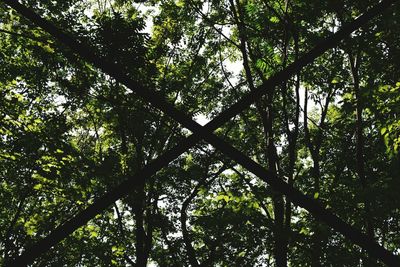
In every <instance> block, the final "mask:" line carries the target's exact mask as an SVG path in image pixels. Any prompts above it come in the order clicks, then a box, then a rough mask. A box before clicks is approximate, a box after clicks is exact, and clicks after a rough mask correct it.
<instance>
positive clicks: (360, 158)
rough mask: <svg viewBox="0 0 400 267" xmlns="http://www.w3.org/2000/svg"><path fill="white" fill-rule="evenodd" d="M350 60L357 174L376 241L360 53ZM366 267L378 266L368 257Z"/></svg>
mask: <svg viewBox="0 0 400 267" xmlns="http://www.w3.org/2000/svg"><path fill="white" fill-rule="evenodd" d="M349 59H350V69H351V75H352V79H353V83H354V93H355V98H356V172H357V175H358V178H359V179H360V182H361V187H362V191H363V192H362V193H363V194H364V220H365V229H366V233H367V236H368V237H370V238H371V239H374V226H373V222H372V220H373V219H372V214H371V203H370V201H369V199H368V196H366V193H367V192H368V190H369V188H368V182H367V177H366V175H365V163H364V135H363V128H364V122H363V118H362V113H363V109H364V104H363V98H362V94H361V90H360V77H359V67H360V60H361V59H360V52H357V54H356V55H355V56H354V57H353V56H352V55H351V54H350V53H349ZM363 264H364V266H367V267H373V266H376V261H375V260H374V259H373V258H371V257H369V256H367V257H366V258H365V259H363Z"/></svg>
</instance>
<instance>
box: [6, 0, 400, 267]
mask: <svg viewBox="0 0 400 267" xmlns="http://www.w3.org/2000/svg"><path fill="white" fill-rule="evenodd" d="M2 1H3V2H5V3H6V4H8V5H9V6H11V7H12V8H14V9H15V10H16V11H17V12H19V13H20V14H21V15H23V16H24V17H26V18H27V19H29V20H30V21H32V22H33V23H35V24H36V25H38V26H40V27H41V28H43V29H44V30H45V31H47V32H48V33H50V34H51V35H52V36H53V37H54V38H56V39H57V40H58V41H60V42H61V43H63V44H64V45H66V46H67V47H69V48H70V49H71V50H72V51H73V52H74V53H76V54H77V55H79V56H80V57H81V58H83V59H84V60H86V61H88V62H90V63H92V64H93V65H94V66H95V67H97V68H99V69H101V70H102V71H103V72H105V73H107V74H108V75H110V76H111V77H113V78H114V79H116V80H117V81H119V82H120V83H122V84H124V85H125V86H127V87H128V88H130V89H132V90H133V91H134V92H135V93H136V94H138V95H139V96H141V97H142V98H143V99H144V100H146V101H148V102H149V103H151V104H152V105H153V106H154V107H156V108H158V109H160V110H161V111H163V112H164V113H166V114H168V115H169V116H171V117H172V118H173V119H175V120H176V121H177V122H179V123H181V124H182V125H183V126H184V127H186V128H188V129H189V130H190V131H192V132H193V135H191V136H189V137H188V138H185V139H184V140H183V141H181V142H180V143H179V144H178V145H176V146H175V147H174V148H172V149H170V150H168V151H167V152H165V153H164V154H163V155H161V156H160V157H158V158H157V159H155V160H154V161H152V162H151V163H149V164H147V165H146V166H145V167H143V168H142V169H141V170H139V171H137V172H136V173H135V175H133V176H132V177H130V178H129V179H127V180H126V181H124V182H122V183H121V184H120V185H119V186H117V187H116V188H115V189H113V190H111V191H110V192H108V193H106V194H104V195H103V196H102V197H100V198H99V199H97V200H95V201H94V203H93V204H91V205H89V206H88V207H87V208H86V209H85V210H83V211H81V212H80V213H79V214H78V215H76V216H75V217H73V218H72V219H70V220H68V221H67V222H65V223H64V224H63V225H61V226H59V227H57V228H56V229H55V230H53V231H52V232H51V233H50V234H49V235H48V236H47V237H45V238H44V239H42V240H40V241H38V242H37V243H36V244H35V245H33V246H31V247H29V248H27V249H26V250H25V251H24V252H23V253H22V255H21V256H19V257H18V258H17V259H14V261H12V262H9V263H8V264H7V266H24V265H28V264H30V263H32V262H33V261H34V260H35V259H36V258H37V257H39V256H40V255H41V254H43V253H45V252H46V251H47V250H49V249H50V248H51V247H52V246H54V245H56V244H57V243H58V242H60V241H61V240H63V239H64V238H65V237H67V236H68V235H69V234H71V233H72V232H74V231H75V230H76V229H77V228H79V227H81V226H83V225H84V224H86V223H87V222H88V221H89V220H90V219H92V218H93V217H95V216H96V215H97V214H99V213H101V212H102V211H104V210H105V209H106V208H107V207H109V206H110V205H112V204H113V203H114V202H115V201H117V200H118V199H121V198H122V197H124V196H126V195H128V194H129V193H130V192H132V189H133V188H134V187H135V186H136V185H137V184H139V183H140V182H143V181H144V179H146V177H150V176H152V175H154V174H155V173H156V172H157V171H159V170H160V169H162V168H163V167H165V166H167V165H168V164H169V163H170V162H171V161H173V160H174V159H176V158H177V157H179V155H181V154H182V153H184V152H185V151H187V150H188V149H189V148H191V147H192V146H194V145H195V144H196V143H197V142H198V141H200V140H201V139H203V140H205V141H207V142H208V143H210V144H211V145H212V146H214V147H215V148H216V149H218V150H220V151H221V152H223V153H224V154H225V155H226V156H228V157H230V158H231V159H233V160H235V161H236V162H237V163H239V164H240V165H242V166H243V167H245V168H246V169H247V170H249V171H250V172H252V173H253V174H255V175H256V176H258V177H259V178H260V179H262V180H263V181H265V182H266V183H268V184H269V185H270V186H271V187H272V188H273V189H274V190H276V191H277V192H280V193H282V194H284V195H286V196H287V197H288V198H289V199H290V200H291V201H292V202H293V203H294V204H295V205H298V206H300V207H302V208H304V209H306V210H307V211H309V212H310V213H311V214H313V216H314V217H316V218H317V219H318V220H320V221H323V222H325V223H326V224H327V225H329V226H330V227H332V228H333V229H334V230H336V231H338V232H339V233H341V234H343V235H344V236H345V237H346V238H348V239H350V240H351V241H353V242H354V243H355V244H357V245H359V246H360V247H362V248H363V249H365V250H366V251H367V252H368V253H369V254H370V255H371V256H373V257H375V258H377V259H380V260H382V262H384V263H385V264H387V265H388V266H400V258H399V257H398V256H395V255H393V254H392V253H391V252H389V251H387V250H386V249H385V248H383V247H382V246H380V245H379V244H377V243H376V242H375V241H373V240H371V239H370V238H368V237H367V236H366V235H364V234H363V233H362V232H360V231H359V230H357V229H355V228H354V227H352V226H350V225H348V224H347V223H345V222H344V221H343V220H341V219H340V218H339V217H338V216H336V215H335V214H334V213H332V212H331V211H330V210H328V209H326V208H324V207H323V206H321V204H320V203H318V202H317V201H315V200H314V199H312V198H309V197H308V196H305V195H304V194H302V193H301V192H300V191H299V190H297V189H295V188H293V187H291V186H289V185H288V184H287V183H285V182H284V181H283V180H282V179H279V178H278V177H276V176H274V174H272V173H271V172H269V171H268V170H266V169H265V168H263V167H262V166H260V165H259V164H257V163H256V162H254V161H253V160H251V159H250V158H249V157H247V156H246V155H244V154H243V153H241V152H240V151H238V150H237V149H236V148H234V147H233V146H232V145H230V144H229V143H227V142H226V141H224V140H222V139H221V138H219V137H217V136H216V135H215V134H214V133H213V131H214V130H216V129H217V128H218V127H220V126H222V125H223V124H224V123H226V122H227V121H229V120H230V119H231V118H232V117H234V116H235V115H237V114H239V113H240V112H242V111H243V110H244V109H246V108H247V107H248V106H249V105H250V104H252V103H253V102H254V101H255V100H256V99H258V98H260V97H261V96H262V95H264V94H265V93H266V92H267V90H268V89H269V88H273V87H274V86H276V85H278V84H279V83H281V82H283V81H286V80H288V79H289V78H290V77H291V76H292V75H293V74H295V73H297V72H298V71H300V70H301V69H302V68H303V67H304V66H306V65H307V64H310V63H312V62H313V61H314V60H315V59H316V58H317V57H319V56H320V55H322V54H323V53H324V52H325V51H327V50H328V49H330V48H333V47H335V46H336V45H338V43H339V42H340V41H341V40H342V39H344V38H346V37H347V36H348V35H349V34H351V33H352V32H353V31H355V30H356V29H358V28H359V27H361V26H362V25H364V24H365V23H367V22H368V21H370V20H371V19H372V18H374V17H376V16H377V15H379V14H382V12H383V11H384V10H386V9H387V8H388V7H389V6H391V5H392V4H393V3H395V2H397V1H398V0H383V1H382V2H380V3H379V4H377V5H376V6H375V7H373V8H371V9H370V10H368V11H367V12H366V13H364V14H363V15H361V16H360V17H358V18H357V19H356V20H354V21H353V22H351V23H349V24H347V25H346V26H343V27H342V28H341V29H340V30H339V31H338V32H336V33H335V34H333V35H331V36H329V37H327V38H326V39H324V40H323V41H321V42H320V43H319V45H317V46H315V47H314V48H313V49H312V50H310V51H309V52H308V53H306V54H305V55H304V56H302V57H301V58H300V59H299V60H297V61H296V62H294V63H292V64H291V65H289V66H288V67H287V68H285V69H283V70H282V71H279V72H278V73H276V74H275V75H273V76H272V77H271V78H270V79H268V80H267V81H266V82H264V83H263V84H262V85H261V86H260V87H258V88H257V89H256V90H255V91H253V92H251V93H249V94H247V95H246V96H245V97H243V98H242V99H241V100H239V101H238V102H237V103H235V104H233V105H232V106H231V107H230V108H228V109H226V110H225V111H223V112H222V113H221V114H219V115H218V116H217V117H216V118H214V119H213V120H212V121H210V122H209V123H208V124H206V125H205V126H201V125H199V124H198V123H196V122H195V121H193V120H192V118H191V117H189V116H187V115H186V114H185V113H183V112H182V111H180V110H178V109H176V108H175V107H174V106H173V105H172V104H170V103H169V102H167V101H166V100H165V99H164V97H163V96H162V95H161V94H160V93H158V92H156V91H152V90H148V89H146V88H143V87H141V86H140V85H139V84H137V83H135V82H134V81H133V80H131V79H130V78H129V77H128V76H127V75H126V74H125V73H124V71H123V68H122V67H121V66H118V65H116V64H115V63H112V62H108V61H107V60H105V59H104V58H101V57H99V56H98V55H96V54H95V53H94V52H92V49H91V48H90V47H88V46H87V45H85V44H84V43H83V42H79V41H77V40H76V39H75V38H73V37H71V36H70V35H68V34H66V33H64V32H63V31H61V30H60V29H58V28H57V27H56V26H54V25H53V24H52V23H51V22H49V21H47V20H45V19H43V18H41V17H40V16H38V15H37V14H36V13H35V12H34V11H32V10H31V9H29V8H27V7H26V6H24V5H22V4H20V3H19V2H17V1H16V0H2Z"/></svg>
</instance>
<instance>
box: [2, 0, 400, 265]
mask: <svg viewBox="0 0 400 267" xmlns="http://www.w3.org/2000/svg"><path fill="white" fill-rule="evenodd" d="M23 2H24V4H26V5H27V6H29V7H30V8H32V9H33V10H34V11H35V12H36V13H38V14H40V15H41V16H43V17H45V18H46V19H48V20H50V21H51V22H52V23H54V24H55V25H57V26H59V27H60V28H62V29H63V30H64V31H66V32H68V33H69V34H70V35H71V36H74V37H75V38H77V39H79V40H80V41H82V42H84V43H86V44H87V45H88V47H90V49H92V50H93V52H94V53H95V54H96V55H98V56H100V57H101V58H102V59H104V61H105V62H112V63H116V64H118V65H119V66H120V67H121V69H122V70H123V71H124V72H125V74H127V75H128V76H129V77H130V78H131V79H133V80H134V81H135V83H136V84H137V86H140V87H143V88H148V89H152V90H156V91H159V92H160V93H161V94H162V95H163V96H164V97H165V98H166V99H168V101H169V102H170V103H173V104H174V105H175V106H176V107H177V108H179V109H180V110H183V111H184V112H186V113H187V114H189V115H191V116H193V117H194V118H195V119H196V120H198V121H199V122H200V123H204V122H205V121H208V120H209V119H212V118H213V117H215V116H216V115H217V114H218V113H219V112H220V111H221V110H224V109H226V108H227V107H228V106H230V105H232V104H233V103H235V102H236V101H237V100H238V99H239V98H240V97H241V96H243V95H244V94H245V93H247V92H249V91H253V90H255V88H256V87H257V86H259V85H260V84H262V83H263V82H264V81H265V80H266V79H268V77H270V76H271V75H273V74H274V73H276V72H277V71H278V70H281V69H283V68H285V67H286V66H288V65H289V64H290V63H292V62H294V61H296V60H297V59H298V58H299V57H300V56H301V55H302V54H304V53H305V52H307V51H308V50H309V49H310V48H312V47H313V46H314V45H315V44H316V43H318V41H319V40H320V39H321V38H322V37H324V36H327V35H329V34H331V33H332V32H336V31H337V30H338V29H339V28H340V27H341V26H343V25H344V24H346V23H348V22H349V21H352V20H353V19H354V18H356V17H357V16H358V15H360V14H362V13H363V12H365V11H366V10H368V9H369V8H370V7H372V6H373V5H374V4H375V1H325V2H324V1H314V0H313V1H280V0H278V1H254V0H253V1H250V0H244V1H235V0H228V1H196V0H189V1H186V0H179V1H172V0H160V1H121V0H118V1H77V0H74V1H41V2H40V3H38V2H35V1H23ZM399 11H400V5H399V4H395V5H394V6H392V7H391V8H390V9H388V10H387V12H386V13H385V14H384V15H383V16H380V17H378V18H376V19H374V20H372V21H370V22H369V23H368V24H367V25H366V26H364V27H363V28H361V29H359V30H357V31H356V32H354V33H353V34H352V35H351V36H349V37H348V38H347V39H346V40H343V41H342V42H341V43H340V45H339V46H338V47H336V48H334V49H331V50H329V51H328V52H327V53H325V54H323V55H322V56H321V57H319V58H318V59H317V60H316V61H315V62H314V63H313V64H312V65H308V66H306V67H305V68H304V69H303V70H302V71H301V72H299V73H297V74H296V75H295V76H293V77H291V78H290V79H289V80H287V81H285V82H283V83H282V84H280V85H279V86H276V87H275V88H268V93H267V94H266V95H265V96H264V97H262V98H260V99H258V100H257V101H256V102H255V103H254V104H253V105H251V106H250V107H249V108H248V109H246V110H245V111H244V112H242V113H241V114H239V115H237V116H235V117H234V118H232V119H231V120H230V121H229V122H228V123H226V124H225V125H224V126H222V127H220V128H218V129H217V130H216V131H215V133H216V134H217V135H218V136H220V137H221V138H223V139H225V140H227V141H228V142H230V143H231V144H233V145H234V146H235V147H237V148H238V149H239V150H240V151H242V152H243V153H245V154H246V155H248V156H249V157H251V158H252V159H254V160H255V161H256V162H258V163H259V164H261V165H262V166H264V167H266V168H267V169H268V170H269V171H270V172H272V173H274V174H275V175H276V176H277V177H279V179H282V180H284V181H285V182H287V183H289V184H290V185H292V186H294V187H295V188H297V189H299V190H301V191H302V192H303V193H304V194H307V195H309V196H310V197H311V198H313V199H315V200H316V201H318V202H319V203H320V204H322V205H323V206H325V207H327V208H328V209H329V210H331V211H332V212H334V213H335V214H337V215H338V216H339V217H340V218H342V219H343V220H344V221H346V222H347V223H349V224H350V225H352V226H354V227H355V228H358V229H360V230H361V231H362V232H364V233H365V234H366V235H367V236H368V237H369V238H371V239H373V240H375V241H376V242H377V243H379V244H381V245H382V246H384V247H385V248H386V249H388V250H389V251H391V252H393V253H394V254H399V248H400V224H399V223H400V209H399V207H400V198H399V196H398V192H399V191H400V119H399V114H400V109H399V106H400V76H399V73H400V72H399V69H400V66H399V62H400V53H399V49H398V47H399V43H400V39H399V36H400V27H398V25H399V19H400V17H399V16H398V14H399ZM0 45H1V46H0V119H1V120H0V138H1V142H0V207H1V208H0V226H1V227H0V237H1V238H0V263H1V264H4V263H6V262H8V261H9V260H10V259H13V258H16V257H17V256H18V255H20V253H21V252H22V251H23V250H24V249H25V248H26V247H29V246H30V245H33V244H35V242H37V241H38V240H40V239H42V238H44V237H45V236H48V235H49V233H51V232H52V230H53V229H55V227H57V226H58V225H60V224H62V223H64V222H65V221H67V220H68V219H69V218H71V217H72V216H74V215H76V214H77V213H78V212H79V211H81V210H83V209H84V208H85V207H87V206H88V205H90V204H91V203H93V201H94V200H95V199H98V198H99V197H100V196H102V195H103V194H104V193H106V192H109V191H110V190H111V189H112V188H115V187H116V186H117V185H119V184H120V183H121V182H122V181H124V180H126V179H127V178H128V177H131V176H133V175H134V174H135V173H136V172H137V171H138V170H139V169H140V168H142V167H143V166H145V165H146V164H148V163H150V162H151V161H152V160H153V159H155V158H157V157H158V156H159V155H161V154H162V153H163V152H165V151H166V150H167V149H169V148H171V147H172V146H174V145H176V144H177V143H178V142H179V141H180V140H182V139H183V138H184V137H185V136H188V135H189V131H188V130H187V129H185V128H183V127H182V126H181V125H179V124H178V123H177V122H175V121H173V120H172V119H170V118H168V117H167V116H166V115H165V114H163V113H162V112H160V111H158V110H156V109H154V108H153V107H152V106H151V105H149V104H148V103H145V102H144V101H143V100H142V99H140V98H139V97H138V96H137V95H135V94H134V93H133V91H132V89H134V88H126V87H125V86H124V85H122V84H120V83H118V82H117V81H116V80H114V79H113V78H112V77H109V76H108V75H106V74H104V73H102V72H101V71H99V70H98V69H96V68H95V67H94V66H92V65H90V64H89V63H88V62H85V61H84V60H82V58H80V57H78V56H76V55H74V54H73V53H72V52H71V51H70V50H69V49H68V48H66V47H65V46H64V45H62V44H60V43H59V42H58V41H56V40H54V39H53V38H52V36H50V35H49V34H48V33H45V32H43V31H42V30H41V29H39V28H37V27H36V26H34V25H33V24H32V23H31V22H29V21H27V20H26V19H25V18H23V17H21V16H20V15H19V14H18V13H16V12H15V11H13V10H12V9H10V8H9V7H7V6H6V5H4V4H2V3H1V4H0ZM144 178H145V179H144V181H145V182H144V183H138V186H137V187H135V188H132V190H131V193H130V194H129V196H127V197H125V198H124V199H121V200H118V201H117V202H115V204H114V205H113V206H111V207H109V208H108V209H107V210H105V211H104V212H102V213H101V214H98V215H97V216H96V217H95V218H93V219H92V220H90V222H89V223H88V224H86V225H84V226H82V227H81V228H79V229H78V230H76V231H75V232H74V233H73V234H72V235H70V236H69V237H68V238H66V239H64V240H63V241H62V242H61V243H59V244H58V245H57V246H55V247H54V248H52V249H51V250H49V251H48V252H47V253H46V254H45V255H42V256H41V257H40V258H38V259H36V260H35V262H34V264H33V265H34V266H146V264H148V265H150V266H152V265H156V266H278V267H282V266H382V265H383V264H382V263H381V262H379V261H377V260H376V259H374V258H372V257H370V256H369V255H368V254H367V253H366V252H365V251H363V250H362V249H360V248H359V247H357V246H356V245H354V244H352V243H351V242H350V241H349V240H347V239H346V238H345V237H343V236H341V235H340V234H338V233H336V232H335V231H334V230H332V229H330V228H329V227H328V226H327V225H325V224H324V223H322V222H320V221H318V220H316V219H314V218H313V216H312V214H309V213H307V212H306V211H304V210H303V209H301V208H298V207H296V206H294V205H292V204H291V202H290V199H289V198H287V197H285V196H283V195H281V194H279V193H277V192H275V191H274V190H272V189H271V188H270V187H269V186H268V185H267V184H265V183H264V182H263V181H262V180H261V179H259V178H257V177H254V175H252V174H251V173H249V172H248V171H246V170H245V169H244V168H242V167H241V166H239V165H237V164H236V163H235V162H232V161H230V160H229V159H227V158H226V157H225V156H224V155H222V154H220V153H219V152H218V151H216V150H215V149H214V148H213V147H211V146H210V145H208V144H205V143H203V142H200V143H199V144H197V145H196V146H195V147H193V148H192V149H190V150H189V151H187V152H186V153H184V154H183V155H181V156H180V157H179V158H177V159H176V160H175V161H174V162H172V163H171V164H169V166H167V167H165V168H163V169H162V170H161V171H159V172H158V173H157V174H156V175H154V176H153V177H144Z"/></svg>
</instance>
